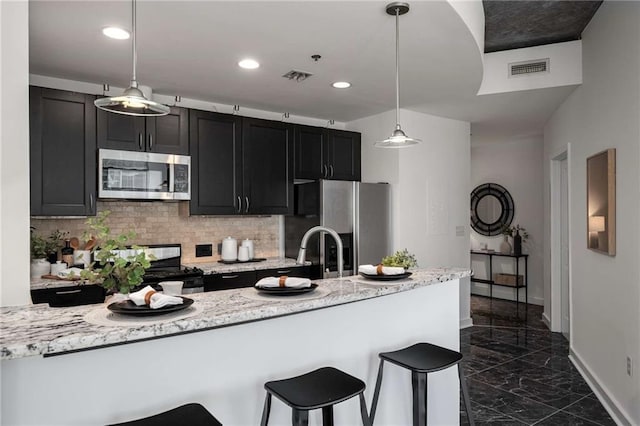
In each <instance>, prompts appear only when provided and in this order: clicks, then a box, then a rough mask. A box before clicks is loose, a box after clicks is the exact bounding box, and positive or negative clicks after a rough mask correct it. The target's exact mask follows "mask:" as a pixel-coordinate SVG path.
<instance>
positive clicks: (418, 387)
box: [369, 343, 474, 426]
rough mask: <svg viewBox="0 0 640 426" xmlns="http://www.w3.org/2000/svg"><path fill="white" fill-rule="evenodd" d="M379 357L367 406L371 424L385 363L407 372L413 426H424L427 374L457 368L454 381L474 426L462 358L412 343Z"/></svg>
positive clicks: (440, 348)
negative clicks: (460, 389)
mask: <svg viewBox="0 0 640 426" xmlns="http://www.w3.org/2000/svg"><path fill="white" fill-rule="evenodd" d="M379 356H380V367H379V369H378V378H377V380H376V388H375V391H374V392H373V402H372V403H371V414H370V415H369V418H370V419H371V424H373V419H374V417H375V415H376V408H377V406H378V396H379V395H380V385H381V384H382V367H383V366H384V362H385V361H389V362H390V363H392V364H395V365H398V366H400V367H403V368H406V369H408V370H411V387H412V389H413V426H426V424H427V374H428V373H433V372H436V371H440V370H444V369H445V368H448V367H451V366H453V365H455V364H458V377H459V378H460V387H461V388H462V399H463V400H464V406H465V410H466V412H467V419H468V420H469V424H470V425H471V426H474V422H473V415H472V414H471V402H470V401H469V390H468V389H467V382H466V380H465V378H464V371H463V370H462V364H460V361H462V354H461V353H460V352H456V351H452V350H450V349H446V348H443V347H440V346H436V345H432V344H430V343H416V344H415V345H412V346H409V347H408V348H404V349H400V350H398V351H394V352H382V353H380V354H379Z"/></svg>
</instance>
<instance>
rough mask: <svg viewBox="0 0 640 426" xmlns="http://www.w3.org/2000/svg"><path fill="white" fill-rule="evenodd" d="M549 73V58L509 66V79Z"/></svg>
mask: <svg viewBox="0 0 640 426" xmlns="http://www.w3.org/2000/svg"><path fill="white" fill-rule="evenodd" d="M541 72H545V73H546V72H549V58H546V59H536V60H534V61H524V62H514V63H511V64H509V77H517V76H521V75H528V74H538V73H541Z"/></svg>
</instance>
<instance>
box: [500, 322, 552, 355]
mask: <svg viewBox="0 0 640 426" xmlns="http://www.w3.org/2000/svg"><path fill="white" fill-rule="evenodd" d="M492 338H493V339H494V340H498V341H500V342H504V343H508V344H510V345H513V346H519V347H523V348H526V349H529V350H531V351H536V350H540V349H549V348H551V345H552V340H553V339H552V336H551V333H548V332H544V331H541V330H540V331H538V330H528V329H517V328H511V329H507V328H503V329H496V330H495V331H494V332H493V333H492Z"/></svg>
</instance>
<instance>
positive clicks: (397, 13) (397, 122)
mask: <svg viewBox="0 0 640 426" xmlns="http://www.w3.org/2000/svg"><path fill="white" fill-rule="evenodd" d="M134 1H135V0H134ZM396 129H400V9H399V8H397V7H396Z"/></svg>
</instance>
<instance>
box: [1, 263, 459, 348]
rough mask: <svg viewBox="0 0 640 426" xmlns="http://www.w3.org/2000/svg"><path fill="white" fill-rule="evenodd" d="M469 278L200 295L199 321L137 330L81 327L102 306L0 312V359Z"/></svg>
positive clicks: (454, 274)
mask: <svg viewBox="0 0 640 426" xmlns="http://www.w3.org/2000/svg"><path fill="white" fill-rule="evenodd" d="M469 275H470V271H469V270H468V269H462V268H431V269H421V270H417V271H414V274H413V275H412V276H411V277H410V278H409V279H406V280H404V281H403V282H402V283H399V282H390V285H380V282H375V285H374V283H373V282H371V283H370V284H369V283H368V282H367V281H364V280H363V279H362V278H361V277H356V276H354V277H345V278H341V279H326V280H318V281H315V282H316V283H317V284H318V285H319V286H322V288H323V289H325V290H328V294H327V295H326V296H325V297H322V298H317V299H310V300H299V301H295V302H291V301H287V302H284V301H283V302H280V301H278V300H263V301H258V300H252V299H249V298H246V297H243V296H242V291H243V289H239V290H225V291H215V292H209V293H198V294H193V295H190V296H189V297H191V298H192V299H194V300H195V303H196V304H197V306H198V307H199V308H201V309H202V312H201V313H199V314H198V315H195V316H192V317H189V318H185V319H178V320H176V321H171V322H159V323H156V324H148V325H143V326H135V327H132V326H123V325H118V324H115V325H114V326H112V327H107V326H100V325H93V324H90V323H88V322H87V321H85V319H84V318H85V316H86V315H88V314H89V313H90V312H91V311H93V310H95V309H106V306H105V305H86V306H76V307H70V308H50V307H49V306H48V305H45V304H40V305H30V306H21V307H7V308H0V359H13V358H22V357H28V356H35V355H47V354H56V353H64V352H68V351H75V350H84V349H92V348H99V347H101V346H105V345H111V344H117V343H131V342H135V341H139V340H145V339H151V338H158V337H167V336H171V335H175V334H181V333H185V332H195V331H203V330H208V329H212V328H216V327H222V326H229V325H234V324H240V323H243V322H247V321H256V320H263V319H268V318H273V317H277V316H282V315H289V314H295V313H300V312H305V311H309V310H314V309H320V308H325V307H329V306H335V305H341V304H344V303H350V302H356V301H359V300H366V299H370V298H374V297H380V296H385V295H389V294H393V293H397V292H401V291H409V290H412V289H415V288H418V287H424V286H427V285H431V284H436V283H439V282H444V281H449V280H453V279H458V278H462V277H467V276H469Z"/></svg>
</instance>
